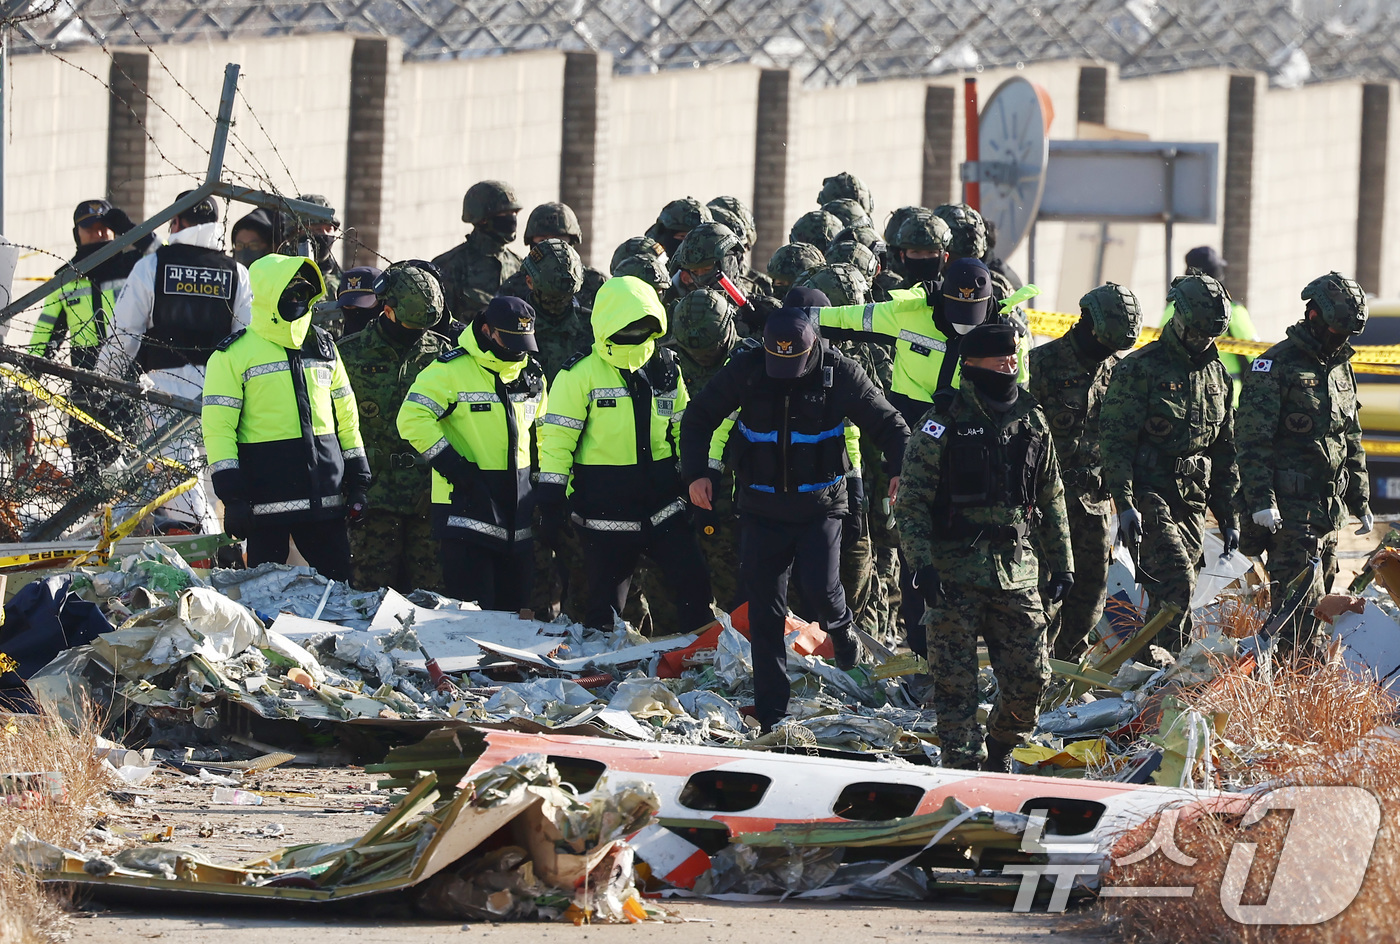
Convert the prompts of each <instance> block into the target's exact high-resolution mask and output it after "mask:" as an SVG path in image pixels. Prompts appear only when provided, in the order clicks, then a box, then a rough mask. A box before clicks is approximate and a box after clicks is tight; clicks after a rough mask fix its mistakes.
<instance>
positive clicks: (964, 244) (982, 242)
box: [901, 203, 987, 259]
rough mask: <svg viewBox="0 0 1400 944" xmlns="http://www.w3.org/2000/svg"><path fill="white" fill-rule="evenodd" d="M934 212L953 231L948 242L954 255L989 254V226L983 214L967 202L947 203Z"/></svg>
mask: <svg viewBox="0 0 1400 944" xmlns="http://www.w3.org/2000/svg"><path fill="white" fill-rule="evenodd" d="M933 214H934V216H936V217H938V218H939V219H940V220H942V221H943V222H945V223H947V224H948V228H949V229H950V230H952V231H953V238H952V241H951V242H950V243H949V244H948V251H949V252H951V253H952V254H953V255H955V256H971V257H972V258H974V259H981V258H982V257H983V256H985V255H986V254H987V226H986V224H985V223H983V222H982V214H980V213H978V212H977V211H976V210H974V209H973V208H972V207H970V206H968V205H967V204H965V203H945V204H943V205H942V206H941V207H938V208H937V209H935V210H934V211H933ZM901 228H902V227H901Z"/></svg>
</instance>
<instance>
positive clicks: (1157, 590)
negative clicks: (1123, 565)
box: [1075, 489, 1206, 655]
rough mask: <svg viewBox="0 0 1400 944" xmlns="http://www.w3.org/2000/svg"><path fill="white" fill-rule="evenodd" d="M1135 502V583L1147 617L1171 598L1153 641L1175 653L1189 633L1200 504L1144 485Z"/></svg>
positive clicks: (1203, 517) (1202, 523) (1201, 520)
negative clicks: (1172, 609)
mask: <svg viewBox="0 0 1400 944" xmlns="http://www.w3.org/2000/svg"><path fill="white" fill-rule="evenodd" d="M1137 501H1138V512H1139V513H1140V514H1141V515H1142V546H1141V547H1139V548H1138V559H1137V570H1138V582H1139V583H1141V584H1142V588H1143V589H1144V590H1146V591H1147V598H1148V600H1149V601H1151V607H1150V608H1149V612H1148V618H1149V619H1151V618H1152V616H1154V615H1155V613H1156V611H1157V610H1158V609H1160V608H1161V607H1162V606H1164V605H1165V604H1168V603H1175V604H1176V605H1177V606H1179V607H1180V608H1181V613H1180V614H1179V615H1178V616H1177V617H1176V618H1175V619H1173V620H1172V621H1171V622H1169V623H1168V624H1167V625H1166V626H1164V627H1163V628H1162V631H1161V632H1159V633H1158V634H1157V638H1156V639H1155V640H1153V641H1154V642H1155V643H1156V644H1157V645H1159V646H1161V647H1162V648H1163V649H1166V650H1167V651H1168V652H1170V653H1172V654H1173V655H1175V654H1177V653H1179V652H1181V647H1182V646H1183V645H1185V644H1186V639H1187V637H1188V636H1189V635H1190V632H1191V594H1192V593H1193V592H1194V591H1195V589H1196V575H1197V573H1198V572H1199V571H1200V566H1201V541H1202V539H1203V536H1204V532H1205V523H1206V513H1205V509H1203V508H1197V507H1195V506H1193V505H1189V504H1187V503H1186V502H1184V501H1182V500H1181V499H1179V498H1172V497H1171V496H1168V495H1165V494H1163V493H1161V492H1156V491H1152V490H1149V489H1144V490H1142V491H1140V492H1139V493H1138V496H1137ZM1075 563H1076V564H1077V563H1078V559H1077V558H1076V560H1075Z"/></svg>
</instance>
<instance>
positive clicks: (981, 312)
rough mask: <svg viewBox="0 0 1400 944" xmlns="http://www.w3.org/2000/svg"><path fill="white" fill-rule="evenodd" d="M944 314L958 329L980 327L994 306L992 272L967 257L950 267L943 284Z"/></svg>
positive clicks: (979, 261)
mask: <svg viewBox="0 0 1400 944" xmlns="http://www.w3.org/2000/svg"><path fill="white" fill-rule="evenodd" d="M940 287H941V291H942V293H943V298H942V302H943V314H944V316H945V317H946V318H947V319H948V321H950V322H951V323H953V324H956V325H980V324H981V323H982V322H984V321H986V320H987V312H988V310H989V309H990V308H991V305H992V270H991V269H988V268H987V264H986V263H985V262H983V261H982V260H981V259H973V258H971V257H966V258H963V259H959V260H958V261H957V262H954V263H953V264H952V265H950V266H948V269H947V271H945V272H944V273H943V281H942V282H941V283H940Z"/></svg>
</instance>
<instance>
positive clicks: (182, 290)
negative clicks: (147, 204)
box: [136, 244, 238, 370]
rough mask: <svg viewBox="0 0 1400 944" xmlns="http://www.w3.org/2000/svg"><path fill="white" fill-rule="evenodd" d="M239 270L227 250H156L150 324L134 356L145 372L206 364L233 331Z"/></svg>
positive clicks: (187, 248) (194, 247)
mask: <svg viewBox="0 0 1400 944" xmlns="http://www.w3.org/2000/svg"><path fill="white" fill-rule="evenodd" d="M237 290H238V268H237V265H236V264H235V263H234V261H233V259H231V258H230V257H229V256H228V255H226V254H225V253H222V252H220V251H219V250H217V249H205V248H203V247H200V246H185V245H180V244H176V245H173V246H161V247H160V248H159V249H157V250H156V284H155V304H154V306H153V307H152V309H151V327H150V328H149V329H148V330H147V331H146V336H145V338H144V339H143V340H142V342H141V350H140V352H139V353H138V354H137V356H136V359H137V361H138V362H139V363H140V365H141V369H142V370H160V369H163V368H171V367H181V366H183V365H185V364H199V365H202V364H204V363H205V362H207V361H208V360H209V355H210V354H212V353H213V351H214V348H215V346H216V345H218V343H219V342H220V341H222V340H223V339H224V338H226V337H228V335H229V334H230V333H231V332H232V331H233V298H234V293H235V292H237Z"/></svg>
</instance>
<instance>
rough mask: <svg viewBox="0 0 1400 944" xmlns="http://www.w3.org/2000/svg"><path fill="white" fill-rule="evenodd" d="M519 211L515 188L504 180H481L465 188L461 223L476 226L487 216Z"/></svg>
mask: <svg viewBox="0 0 1400 944" xmlns="http://www.w3.org/2000/svg"><path fill="white" fill-rule="evenodd" d="M519 210H520V201H519V200H517V199H516V198H515V188H514V187H512V186H511V185H510V184H508V183H506V182H505V181H504V180H482V181H478V182H477V183H474V184H472V185H471V186H470V187H469V188H467V195H466V196H465V197H463V198H462V222H463V223H471V224H472V225H476V224H477V223H480V222H481V221H482V220H484V219H486V218H487V217H488V216H493V215H495V214H497V213H510V212H512V211H517V212H518V211H519Z"/></svg>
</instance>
